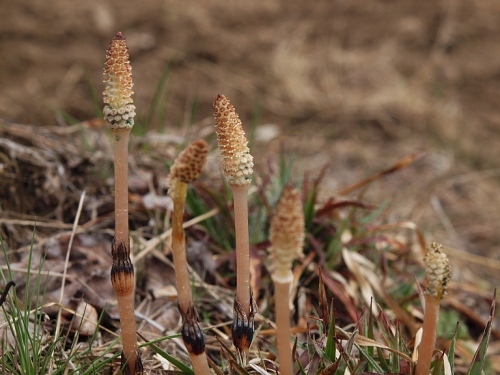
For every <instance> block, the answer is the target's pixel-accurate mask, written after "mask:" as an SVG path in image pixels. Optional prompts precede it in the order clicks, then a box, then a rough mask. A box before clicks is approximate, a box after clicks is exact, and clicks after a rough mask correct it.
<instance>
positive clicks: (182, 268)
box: [169, 139, 210, 375]
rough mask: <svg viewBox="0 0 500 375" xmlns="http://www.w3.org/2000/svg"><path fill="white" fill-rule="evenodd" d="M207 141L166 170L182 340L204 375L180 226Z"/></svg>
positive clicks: (199, 374)
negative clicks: (171, 212) (171, 208)
mask: <svg viewBox="0 0 500 375" xmlns="http://www.w3.org/2000/svg"><path fill="white" fill-rule="evenodd" d="M207 154H208V145H207V143H206V142H205V141H204V140H202V139H199V140H197V141H195V142H193V143H192V144H191V145H190V146H189V147H187V148H186V149H185V150H184V151H183V152H182V153H181V154H180V155H179V156H178V158H177V159H176V160H175V162H174V164H173V165H172V168H171V170H170V176H169V187H170V190H169V194H170V196H171V197H172V200H173V202H174V212H173V215H172V253H173V258H174V264H175V279H176V282H177V292H178V295H179V311H180V313H181V316H182V339H183V341H184V345H185V346H186V348H187V350H188V352H189V356H190V358H191V363H192V364H193V368H194V372H195V374H196V375H208V374H210V369H209V367H208V362H207V357H206V354H205V335H204V333H203V330H202V328H201V325H200V322H199V318H198V314H197V312H196V309H195V307H194V303H193V296H192V293H191V283H190V277H189V272H188V267H187V259H186V242H185V234H184V228H183V227H182V225H183V218H184V206H185V202H186V193H187V186H188V184H189V183H192V182H193V181H195V180H196V179H197V178H198V176H199V175H200V173H201V170H202V169H203V166H204V165H205V163H206V160H207Z"/></svg>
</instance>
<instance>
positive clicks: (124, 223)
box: [112, 129, 130, 244]
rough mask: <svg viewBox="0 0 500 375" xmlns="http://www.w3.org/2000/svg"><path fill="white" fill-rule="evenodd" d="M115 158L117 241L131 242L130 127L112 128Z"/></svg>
mask: <svg viewBox="0 0 500 375" xmlns="http://www.w3.org/2000/svg"><path fill="white" fill-rule="evenodd" d="M112 134H113V137H114V141H115V142H114V160H115V241H116V243H117V244H118V243H120V242H123V243H124V244H128V243H129V238H128V142H129V136H130V129H126V130H112Z"/></svg>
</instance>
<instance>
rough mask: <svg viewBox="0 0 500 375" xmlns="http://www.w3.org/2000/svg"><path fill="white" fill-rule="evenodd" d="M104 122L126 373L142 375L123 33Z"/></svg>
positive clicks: (111, 68)
mask: <svg viewBox="0 0 500 375" xmlns="http://www.w3.org/2000/svg"><path fill="white" fill-rule="evenodd" d="M104 82H105V83H106V88H105V90H104V92H103V95H104V103H105V106H104V110H103V113H104V120H105V121H106V124H107V125H108V127H109V129H110V130H111V133H112V134H113V140H114V164H115V239H114V241H113V245H112V252H111V254H112V256H113V265H112V267H111V282H112V284H113V289H114V291H115V294H116V299H117V303H118V310H119V312H120V325H121V332H122V344H123V352H122V365H125V363H126V364H127V365H126V367H125V370H124V371H125V373H130V374H135V373H139V372H142V371H143V366H142V362H141V359H140V354H139V351H138V348H137V335H136V322H135V313H134V288H135V277H134V266H133V265H132V261H131V260H130V242H129V228H128V142H129V136H130V131H131V129H132V126H133V125H134V116H135V106H134V105H133V104H132V103H133V100H132V94H133V91H132V86H133V83H132V68H131V66H130V61H129V55H128V50H127V42H126V40H125V37H124V36H123V35H122V33H121V32H119V33H117V34H116V35H115V36H114V37H113V39H112V40H111V43H110V45H109V49H108V51H107V55H106V63H105V67H104Z"/></svg>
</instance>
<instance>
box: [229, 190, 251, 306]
mask: <svg viewBox="0 0 500 375" xmlns="http://www.w3.org/2000/svg"><path fill="white" fill-rule="evenodd" d="M229 187H230V188H231V191H232V193H233V202H234V229H235V235H236V280H237V283H236V297H237V298H238V301H239V303H240V304H241V307H242V308H243V311H244V312H245V314H246V316H250V293H251V291H250V249H249V241H250V240H249V234H248V189H249V185H233V184H229Z"/></svg>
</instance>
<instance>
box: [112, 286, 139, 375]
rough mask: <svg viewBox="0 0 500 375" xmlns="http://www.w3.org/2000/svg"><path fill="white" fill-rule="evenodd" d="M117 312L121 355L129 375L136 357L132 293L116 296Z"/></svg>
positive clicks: (132, 370) (132, 371)
mask: <svg viewBox="0 0 500 375" xmlns="http://www.w3.org/2000/svg"><path fill="white" fill-rule="evenodd" d="M116 300H117V302H118V310H119V312H120V326H121V331H122V345H123V354H124V355H125V358H126V360H127V365H128V367H129V369H130V373H131V374H134V373H135V361H136V355H137V335H136V325H135V312H134V293H133V292H132V293H130V294H129V295H125V296H121V297H120V296H117V298H116Z"/></svg>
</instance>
